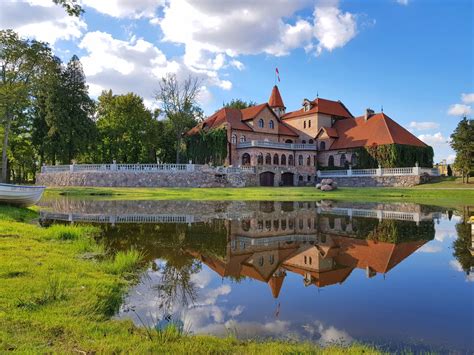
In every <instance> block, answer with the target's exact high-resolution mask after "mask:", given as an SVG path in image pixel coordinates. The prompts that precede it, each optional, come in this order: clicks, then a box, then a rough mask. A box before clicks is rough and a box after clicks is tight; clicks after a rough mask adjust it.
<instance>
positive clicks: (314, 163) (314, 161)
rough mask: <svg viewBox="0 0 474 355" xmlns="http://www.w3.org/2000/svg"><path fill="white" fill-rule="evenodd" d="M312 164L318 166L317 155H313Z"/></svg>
mask: <svg viewBox="0 0 474 355" xmlns="http://www.w3.org/2000/svg"><path fill="white" fill-rule="evenodd" d="M313 165H314V166H318V157H317V156H316V155H313Z"/></svg>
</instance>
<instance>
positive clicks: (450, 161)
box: [446, 154, 456, 164]
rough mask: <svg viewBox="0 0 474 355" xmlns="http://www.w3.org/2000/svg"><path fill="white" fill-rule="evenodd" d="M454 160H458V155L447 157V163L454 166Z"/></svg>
mask: <svg viewBox="0 0 474 355" xmlns="http://www.w3.org/2000/svg"><path fill="white" fill-rule="evenodd" d="M454 159H456V154H449V155H448V156H447V157H446V163H448V164H452V163H454Z"/></svg>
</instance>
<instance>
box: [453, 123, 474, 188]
mask: <svg viewBox="0 0 474 355" xmlns="http://www.w3.org/2000/svg"><path fill="white" fill-rule="evenodd" d="M451 147H452V148H453V149H454V151H455V152H456V159H455V160H454V168H455V169H456V170H458V171H460V172H461V174H462V181H463V183H464V182H466V183H469V176H470V174H471V172H472V171H473V170H474V121H473V120H468V119H467V118H466V117H464V118H463V119H462V120H461V121H460V122H459V123H458V126H457V127H456V129H455V130H454V132H453V134H451Z"/></svg>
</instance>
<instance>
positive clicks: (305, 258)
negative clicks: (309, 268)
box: [304, 255, 308, 264]
mask: <svg viewBox="0 0 474 355" xmlns="http://www.w3.org/2000/svg"><path fill="white" fill-rule="evenodd" d="M307 260H308V258H307V257H306V255H305V256H304V263H305V264H307Z"/></svg>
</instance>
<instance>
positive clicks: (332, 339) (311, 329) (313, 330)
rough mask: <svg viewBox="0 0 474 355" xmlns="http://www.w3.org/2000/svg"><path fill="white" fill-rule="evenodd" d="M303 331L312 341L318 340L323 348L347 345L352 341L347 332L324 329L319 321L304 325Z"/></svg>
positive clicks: (329, 328) (330, 327)
mask: <svg viewBox="0 0 474 355" xmlns="http://www.w3.org/2000/svg"><path fill="white" fill-rule="evenodd" d="M303 329H304V330H305V331H306V332H307V333H308V334H309V335H310V337H311V338H312V339H314V338H319V341H318V342H319V343H320V344H321V345H323V346H326V345H331V344H340V345H348V344H350V343H352V341H353V339H352V337H351V336H350V335H349V334H347V332H345V331H343V330H339V329H336V328H334V327H333V326H329V327H324V325H323V324H322V323H321V322H319V321H315V322H314V323H312V324H305V325H304V326H303Z"/></svg>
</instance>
